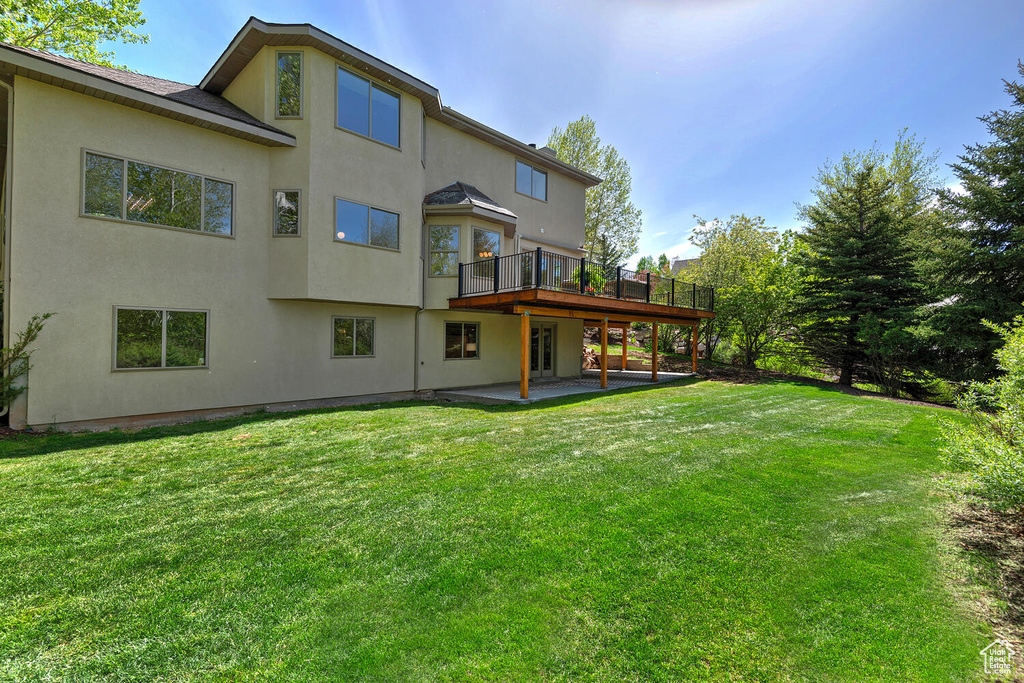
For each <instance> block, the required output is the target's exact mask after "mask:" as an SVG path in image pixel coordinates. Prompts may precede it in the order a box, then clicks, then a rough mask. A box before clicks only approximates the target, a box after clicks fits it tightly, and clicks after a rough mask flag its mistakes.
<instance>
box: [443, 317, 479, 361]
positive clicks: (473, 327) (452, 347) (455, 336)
mask: <svg viewBox="0 0 1024 683" xmlns="http://www.w3.org/2000/svg"><path fill="white" fill-rule="evenodd" d="M444 357H445V359H447V360H453V359H457V358H479V357H480V323H445V324H444Z"/></svg>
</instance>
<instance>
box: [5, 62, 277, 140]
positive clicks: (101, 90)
mask: <svg viewBox="0 0 1024 683" xmlns="http://www.w3.org/2000/svg"><path fill="white" fill-rule="evenodd" d="M12 53H14V54H12ZM16 55H20V56H22V58H21V59H18V58H17V57H16ZM24 57H27V58H29V59H27V60H26V59H24ZM46 65H53V66H56V67H58V70H57V72H56V73H55V72H54V70H53V69H52V68H47V66H46ZM0 66H2V67H6V69H9V70H11V71H13V72H14V73H16V74H18V75H20V76H24V77H26V78H32V79H34V80H39V81H42V82H44V83H49V84H51V85H57V86H59V87H65V88H68V89H70V90H75V91H77V92H84V93H86V94H89V95H95V96H100V97H102V99H108V100H113V101H118V96H120V98H122V99H124V100H125V101H119V103H120V104H127V105H128V106H133V107H135V108H138V109H143V110H145V111H151V112H152V113H155V114H160V115H165V116H170V117H171V118H176V119H179V120H187V119H188V118H189V117H188V115H187V114H184V112H183V111H182V107H181V106H174V105H184V107H186V108H187V109H192V110H199V111H197V112H196V114H199V112H205V113H208V114H213V115H214V116H215V117H218V118H219V117H223V118H224V119H227V120H228V122H234V123H237V124H242V126H240V127H238V128H239V129H240V130H238V132H242V133H244V132H245V131H246V129H248V128H252V129H257V130H258V131H263V132H265V133H268V134H269V135H268V136H266V137H267V138H268V139H270V140H274V141H275V142H276V144H282V143H284V144H289V143H288V142H286V140H288V139H291V140H292V141H294V138H293V137H292V136H291V135H289V134H288V133H285V132H284V131H281V130H279V129H277V128H275V127H274V126H271V125H268V124H266V123H264V122H263V121H260V120H259V119H257V118H256V117H255V116H252V115H251V114H249V113H248V112H246V111H244V110H243V109H240V108H239V107H237V106H235V105H234V104H232V103H231V102H229V101H227V100H226V99H224V98H223V97H221V96H220V95H214V94H213V93H209V92H206V91H205V90H201V89H200V88H198V87H197V86H194V85H188V84H185V83H178V82H176V81H169V80H166V79H163V78H156V77H154V76H146V75H145V74H140V73H136V72H133V71H125V70H123V69H115V68H112V67H108V66H100V65H98V64H91V63H89V62H82V61H79V60H77V59H70V58H68V57H62V56H60V55H55V54H52V53H49V52H44V51H41V50H32V49H29V48H25V47H20V46H16V45H8V44H6V43H0ZM63 70H70V71H71V72H74V73H76V74H84V75H85V76H89V77H92V78H93V79H99V82H95V81H92V80H90V81H89V83H82V82H76V81H74V80H69V79H68V78H63V77H61V76H62V75H63V74H61V73H60V72H62V71H63ZM104 84H110V86H112V87H109V88H105V87H104ZM118 86H120V88H119V87H118ZM121 88H127V89H129V92H127V93H124V91H122V90H121ZM132 91H134V92H136V93H138V94H139V95H149V96H153V97H156V98H159V99H160V100H165V101H166V102H167V109H166V110H164V109H163V108H161V107H160V106H159V105H157V106H154V105H153V104H152V103H151V102H142V101H139V98H133V97H132ZM147 99H148V98H147ZM147 105H148V106H147ZM186 111H187V110H186ZM183 114H184V115H183ZM202 118H204V121H203V122H200V121H199V120H198V118H197V119H196V120H194V121H193V120H189V121H187V122H189V123H197V124H198V125H201V126H202V127H204V128H215V129H216V128H219V127H224V126H218V125H217V123H216V119H214V120H213V121H211V120H209V118H208V117H202ZM228 127H230V126H228ZM222 132H229V133H230V131H222ZM238 137H257V138H258V137H260V136H259V135H258V134H256V135H249V136H247V135H244V134H243V135H239V136H238ZM260 141H261V142H264V140H260ZM292 144H294V142H292Z"/></svg>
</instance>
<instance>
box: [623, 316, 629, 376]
mask: <svg viewBox="0 0 1024 683" xmlns="http://www.w3.org/2000/svg"><path fill="white" fill-rule="evenodd" d="M628 341H629V328H628V327H623V328H622V370H623V372H625V370H626V364H627V363H628V362H629V361H628V360H626V359H627V356H626V344H627V342H628Z"/></svg>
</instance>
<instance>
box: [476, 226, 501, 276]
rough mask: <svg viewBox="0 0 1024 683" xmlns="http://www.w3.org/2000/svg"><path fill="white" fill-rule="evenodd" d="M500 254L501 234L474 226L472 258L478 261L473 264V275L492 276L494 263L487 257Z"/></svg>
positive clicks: (490, 257)
mask: <svg viewBox="0 0 1024 683" xmlns="http://www.w3.org/2000/svg"><path fill="white" fill-rule="evenodd" d="M500 255H501V234H500V233H497V232H492V231H490V230H484V229H483V228H476V227H474V228H473V253H472V258H473V260H474V261H477V262H478V263H475V264H474V265H473V275H475V276H476V277H494V263H493V262H492V261H488V260H487V259H492V258H494V257H495V256H500ZM479 261H483V263H479Z"/></svg>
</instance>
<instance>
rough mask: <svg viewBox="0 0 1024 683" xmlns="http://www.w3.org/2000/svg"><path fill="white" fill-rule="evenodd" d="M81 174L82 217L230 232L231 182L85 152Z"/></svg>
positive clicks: (232, 189)
mask: <svg viewBox="0 0 1024 683" xmlns="http://www.w3.org/2000/svg"><path fill="white" fill-rule="evenodd" d="M83 174H84V180H83V199H82V213H83V215H86V216H100V217H104V218H116V219H121V220H126V221H131V222H133V223H146V224H149V225H158V226H162V227H167V228H178V229H180V230H192V231H195V232H204V233H210V234H214V235H223V236H230V235H231V234H232V233H233V228H232V223H233V220H232V219H233V214H234V187H235V186H234V184H233V183H230V182H227V181H224V180H217V179H215V178H207V177H205V176H201V175H197V174H194V173H187V172H185V171H176V170H174V169H170V168H165V167H163V166H154V165H153V164H146V163H143V162H141V161H132V160H129V159H123V158H120V157H113V156H107V155H104V154H96V153H93V152H86V153H85V163H84V170H83Z"/></svg>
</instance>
